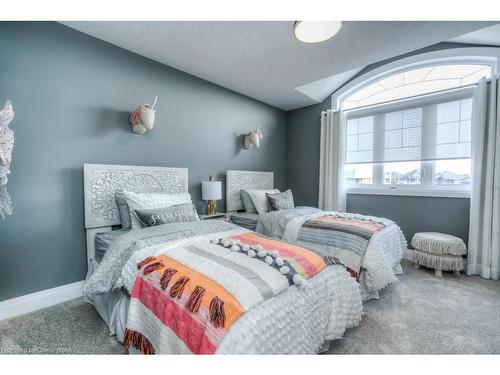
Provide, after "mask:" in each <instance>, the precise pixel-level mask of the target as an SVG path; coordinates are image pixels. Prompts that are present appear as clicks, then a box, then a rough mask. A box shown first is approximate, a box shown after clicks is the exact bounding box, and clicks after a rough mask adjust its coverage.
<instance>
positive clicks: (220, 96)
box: [0, 22, 287, 300]
mask: <svg viewBox="0 0 500 375" xmlns="http://www.w3.org/2000/svg"><path fill="white" fill-rule="evenodd" d="M0 51H1V54H0V101H1V102H2V106H3V102H4V101H5V100H6V99H11V100H12V102H13V104H14V108H15V111H16V117H15V119H14V121H13V123H12V129H13V130H14V131H15V136H16V143H15V147H14V152H13V161H12V166H11V170H12V174H11V175H10V181H9V190H10V192H11V194H12V199H13V201H14V214H13V215H12V216H10V217H8V218H7V219H6V220H5V221H1V220H0V300H5V299H8V298H12V297H16V296H20V295H24V294H27V293H31V292H35V291H39V290H44V289H47V288H52V287H56V286H59V285H64V284H68V283H71V282H75V281H79V280H82V279H83V278H84V276H85V272H86V264H85V262H86V249H85V232H84V221H83V219H84V218H83V188H82V164H83V163H85V162H89V163H110V164H132V165H151V166H171V167H187V168H189V190H190V192H191V193H192V195H193V198H194V200H195V201H199V199H200V187H199V185H200V181H202V180H204V179H206V178H207V176H208V174H209V173H210V172H215V173H216V174H217V175H219V176H220V177H222V175H223V174H224V173H225V170H226V169H250V170H252V169H253V170H270V171H274V172H275V177H276V184H277V186H278V187H281V188H284V187H286V180H287V177H286V162H287V160H286V158H287V155H286V114H285V113H284V112H283V111H280V110H278V109H275V108H272V107H270V106H267V105H265V104H262V103H260V102H257V101H255V100H252V99H249V98H247V97H244V96H241V95H239V94H236V93H234V92H231V91H228V90H226V89H223V88H221V87H218V86H215V85H213V84H210V83H208V82H206V81H202V80H200V79H197V78H194V77H192V76H189V75H187V74H184V73H182V72H179V71H177V70H175V69H171V68H168V67H165V66H163V65H161V64H158V63H156V62H153V61H150V60H147V59H145V58H143V57H140V56H138V55H135V54H133V53H130V52H127V51H125V50H122V49H120V48H118V47H114V46H112V45H110V44H107V43H105V42H102V41H99V40H97V39H94V38H92V37H89V36H87V35H84V34H81V33H79V32H77V31H74V30H71V29H69V28H66V27H65V26H62V25H59V24H56V23H24V22H19V23H7V22H0ZM155 95H158V105H157V120H156V125H155V128H154V130H153V131H152V132H151V133H150V134H145V135H141V136H138V135H133V134H132V133H131V132H130V130H129V126H128V114H129V112H130V111H131V110H133V109H134V108H135V107H136V106H137V105H139V104H142V103H145V102H146V103H147V102H149V103H150V102H152V101H153V99H154V96H155ZM258 124H261V126H262V131H263V133H264V139H263V142H262V145H261V148H260V149H258V150H250V151H242V150H241V149H240V143H241V141H242V140H241V137H239V135H240V134H242V133H243V132H245V131H246V130H248V129H250V128H256V127H257V125H258ZM219 203H220V206H221V207H220V209H224V200H222V201H220V202H219Z"/></svg>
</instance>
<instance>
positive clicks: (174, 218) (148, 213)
mask: <svg viewBox="0 0 500 375" xmlns="http://www.w3.org/2000/svg"><path fill="white" fill-rule="evenodd" d="M132 214H133V215H134V216H135V217H136V218H137V219H138V220H139V221H140V222H141V226H142V227H143V228H145V227H154V226H156V225H162V224H170V223H182V222H184V223H185V222H189V221H198V220H200V218H199V217H198V213H197V212H196V209H195V207H194V205H193V204H192V203H186V204H179V205H177V206H170V207H164V208H150V209H146V208H145V209H141V210H135V211H132Z"/></svg>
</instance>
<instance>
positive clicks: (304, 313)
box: [96, 222, 362, 354]
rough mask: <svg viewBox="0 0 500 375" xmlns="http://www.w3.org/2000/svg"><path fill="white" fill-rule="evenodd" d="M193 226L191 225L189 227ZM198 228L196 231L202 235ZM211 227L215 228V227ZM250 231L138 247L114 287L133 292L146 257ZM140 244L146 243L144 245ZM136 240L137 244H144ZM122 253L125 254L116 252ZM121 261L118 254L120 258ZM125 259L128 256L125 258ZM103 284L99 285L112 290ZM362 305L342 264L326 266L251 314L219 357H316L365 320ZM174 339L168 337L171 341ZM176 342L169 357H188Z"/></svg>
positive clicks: (229, 228) (232, 229)
mask: <svg viewBox="0 0 500 375" xmlns="http://www.w3.org/2000/svg"><path fill="white" fill-rule="evenodd" d="M186 224H188V223H186ZM203 225H204V224H202V223H200V222H198V223H196V224H193V228H192V229H193V231H194V232H199V230H198V229H199V228H195V227H197V226H203ZM210 225H214V224H213V222H212V223H211V224H210ZM244 232H248V230H246V229H241V228H239V227H237V226H234V225H231V224H228V223H224V225H222V226H221V230H220V231H218V232H214V233H210V234H206V231H205V232H204V233H203V234H202V235H194V236H187V237H186V238H180V239H179V238H178V239H175V240H172V241H165V242H163V241H162V242H157V243H155V244H153V245H148V246H145V247H142V246H139V247H135V248H134V249H133V251H132V253H131V254H129V255H128V254H127V258H128V259H127V260H126V262H125V263H124V264H123V265H122V266H121V270H120V275H119V277H118V279H117V280H116V283H115V285H114V288H118V287H124V288H126V289H127V290H128V291H129V292H130V290H131V288H132V286H133V283H134V280H135V277H136V274H137V272H138V271H137V262H138V260H140V259H144V258H145V257H146V256H153V255H159V254H161V253H165V254H168V251H169V249H174V248H176V247H177V246H179V245H181V244H182V245H183V246H185V245H187V244H189V243H190V242H196V243H198V244H199V243H200V241H201V242H203V241H207V242H208V241H210V240H212V239H217V238H224V237H228V236H231V235H235V234H239V233H244ZM139 242H140V241H139ZM139 242H138V241H134V243H135V245H137V244H138V243H139ZM115 251H116V252H119V250H118V249H117V250H115ZM116 257H117V259H118V258H119V257H118V254H116ZM122 259H123V257H122ZM109 282H110V280H108V281H106V280H101V281H100V282H99V283H97V280H96V285H100V286H103V285H106V284H107V285H109ZM361 313H362V304H361V294H360V291H359V285H358V284H357V283H356V282H355V280H354V279H353V278H352V277H351V276H350V275H349V273H348V272H347V271H346V270H345V268H344V267H343V266H341V265H333V266H329V267H326V268H325V269H324V270H323V271H321V272H320V273H318V274H317V275H316V276H314V277H313V278H311V279H310V280H309V283H308V284H307V286H305V287H303V288H298V287H296V286H290V287H289V288H287V289H286V290H285V291H284V292H282V293H280V294H279V295H277V296H275V297H273V298H270V299H268V300H266V301H264V302H263V303H261V304H259V305H257V306H255V307H254V308H252V309H250V310H249V311H248V312H246V313H245V314H243V316H242V317H241V318H240V319H239V320H238V321H237V322H236V323H235V324H234V325H233V326H232V327H231V328H230V329H229V331H228V332H227V334H226V335H225V336H224V338H223V340H222V341H221V343H220V346H219V347H218V349H217V352H216V353H217V354H289V353H296V354H314V353H316V352H317V351H318V349H319V348H320V346H321V345H322V344H323V342H324V341H326V340H333V339H338V338H341V337H342V335H343V333H344V331H345V330H346V329H347V328H350V327H353V326H356V325H357V324H358V323H359V322H360V320H361ZM147 324H148V326H149V327H148V329H151V330H154V329H155V325H157V324H158V325H159V324H161V323H160V321H155V319H154V318H153V319H152V320H149V321H148V322H147ZM167 340H168V338H167ZM177 343H178V340H174V339H172V345H171V346H170V347H169V351H168V353H165V354H177V353H179V354H180V353H185V352H186V351H185V348H184V347H183V346H180V345H178V344H177Z"/></svg>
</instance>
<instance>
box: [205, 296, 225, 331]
mask: <svg viewBox="0 0 500 375" xmlns="http://www.w3.org/2000/svg"><path fill="white" fill-rule="evenodd" d="M209 310H210V320H211V321H212V323H213V325H214V326H215V327H216V328H218V327H223V328H224V324H225V322H226V314H225V312H224V301H222V300H221V299H219V297H214V298H213V299H212V302H210V309H209Z"/></svg>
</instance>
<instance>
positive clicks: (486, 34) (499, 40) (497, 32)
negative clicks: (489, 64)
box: [450, 24, 500, 46]
mask: <svg viewBox="0 0 500 375" xmlns="http://www.w3.org/2000/svg"><path fill="white" fill-rule="evenodd" d="M450 42H455V43H470V44H485V45H489V46H500V24H496V25H493V26H490V27H486V28H484V29H481V30H477V31H473V32H471V33H468V34H465V35H462V36H459V37H457V38H453V39H452V40H450Z"/></svg>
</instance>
